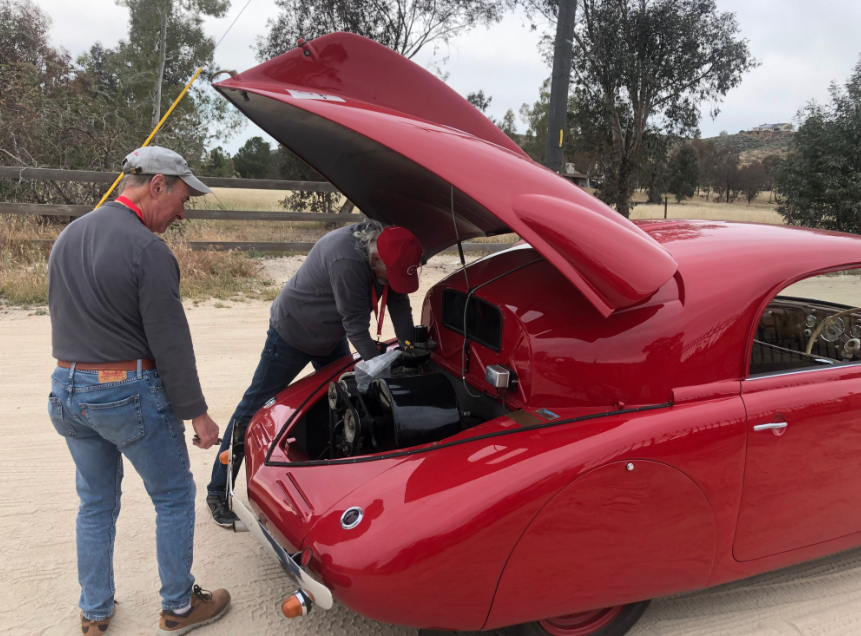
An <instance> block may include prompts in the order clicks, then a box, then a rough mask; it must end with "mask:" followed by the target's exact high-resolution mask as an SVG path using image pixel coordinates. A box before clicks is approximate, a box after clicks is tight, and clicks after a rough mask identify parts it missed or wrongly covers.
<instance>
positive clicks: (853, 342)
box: [805, 307, 861, 362]
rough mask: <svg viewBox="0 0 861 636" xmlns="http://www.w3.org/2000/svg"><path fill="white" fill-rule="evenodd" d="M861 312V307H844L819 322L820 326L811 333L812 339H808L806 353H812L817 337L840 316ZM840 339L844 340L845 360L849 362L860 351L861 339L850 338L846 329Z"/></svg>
mask: <svg viewBox="0 0 861 636" xmlns="http://www.w3.org/2000/svg"><path fill="white" fill-rule="evenodd" d="M858 312H861V307H853V308H852V309H844V310H843V311H840V312H837V313H836V314H834V315H833V316H829V317H828V318H826V319H825V320H823V321H822V322H820V323H819V326H817V327H816V329H814V330H813V333H812V334H810V339H809V340H808V341H807V349H806V350H805V351H806V353H808V354H809V353H810V351H811V350H812V349H813V343H814V342H816V339H817V338H818V337H819V336H820V334H821V333H822V331H823V330H824V329H825V328H826V327H829V326H831V325H832V324H834V321H835V320H837V319H838V318H842V317H843V316H848V315H849V314H854V313H858ZM840 340H842V341H843V361H844V362H848V361H849V360H850V359H851V358H852V356H853V355H855V354H857V353H858V350H859V349H861V339H858V338H850V337H849V336H847V335H846V332H845V331H844V332H843V333H842V334H840Z"/></svg>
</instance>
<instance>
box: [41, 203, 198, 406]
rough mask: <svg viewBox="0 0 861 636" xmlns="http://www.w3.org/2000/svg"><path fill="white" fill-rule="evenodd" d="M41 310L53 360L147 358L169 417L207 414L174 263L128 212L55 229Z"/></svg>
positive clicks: (112, 210) (108, 210)
mask: <svg viewBox="0 0 861 636" xmlns="http://www.w3.org/2000/svg"><path fill="white" fill-rule="evenodd" d="M48 305H49V308H50V312H51V337H52V341H53V347H54V357H55V358H57V359H58V360H66V361H68V362H121V361H126V360H137V359H138V358H149V359H153V360H155V363H156V368H157V369H158V374H159V377H160V378H161V379H162V382H164V386H165V388H166V389H167V396H168V399H169V400H170V403H171V406H172V408H173V412H174V414H175V415H176V417H178V418H180V419H184V420H190V419H193V418H195V417H197V416H198V415H203V414H204V413H205V412H206V411H207V407H206V401H205V400H204V399H203V392H202V391H201V389H200V380H198V377H197V367H196V364H195V359H194V348H193V347H192V344H191V333H190V332H189V329H188V321H187V320H186V318H185V311H184V310H183V307H182V302H180V298H179V265H178V264H177V262H176V258H175V257H174V255H173V253H172V252H171V251H170V248H169V247H168V246H167V245H166V244H165V242H164V241H162V240H161V239H160V238H158V237H157V236H156V235H155V234H153V233H152V232H150V230H148V229H147V227H146V226H145V225H144V224H143V223H141V221H140V219H139V218H138V217H137V215H136V214H135V213H134V212H132V211H131V210H129V209H128V208H127V207H125V206H124V205H122V204H120V203H116V202H111V203H106V204H105V205H103V206H102V207H101V208H99V209H98V210H95V211H94V212H90V213H89V214H86V215H85V216H82V217H81V218H79V219H77V220H75V221H73V222H72V223H71V224H70V225H69V226H68V227H67V228H66V229H65V230H63V231H62V233H61V234H60V236H59V238H57V241H56V242H55V243H54V248H53V249H52V250H51V257H50V259H49V261H48Z"/></svg>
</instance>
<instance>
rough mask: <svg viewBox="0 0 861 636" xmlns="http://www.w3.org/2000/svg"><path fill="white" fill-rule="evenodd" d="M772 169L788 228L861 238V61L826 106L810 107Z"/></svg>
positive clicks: (835, 90) (835, 85) (803, 113)
mask: <svg viewBox="0 0 861 636" xmlns="http://www.w3.org/2000/svg"><path fill="white" fill-rule="evenodd" d="M799 118H800V119H801V120H802V123H801V125H800V126H799V128H798V132H797V133H795V135H794V136H793V138H792V144H791V146H790V152H789V154H788V155H787V157H786V158H785V159H784V160H783V162H782V163H781V165H780V166H779V167H778V169H777V184H776V185H777V191H778V194H779V199H778V201H779V205H778V208H777V211H778V212H780V214H782V215H783V216H784V217H785V218H786V220H787V222H788V223H790V224H792V225H806V226H809V227H818V228H824V229H826V230H838V231H840V232H855V233H856V234H861V62H859V63H858V65H857V66H856V67H855V69H854V71H853V73H852V75H851V77H850V78H849V81H847V82H846V85H845V86H843V87H840V86H838V85H837V84H832V85H831V100H830V103H827V104H816V103H811V104H809V105H808V106H807V107H806V108H804V109H803V110H802V111H801V113H799Z"/></svg>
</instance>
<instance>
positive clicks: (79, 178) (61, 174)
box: [0, 166, 512, 252]
mask: <svg viewBox="0 0 861 636" xmlns="http://www.w3.org/2000/svg"><path fill="white" fill-rule="evenodd" d="M118 176H119V173H116V172H93V171H83V170H53V169H49V168H16V167H8V166H0V179H7V180H14V181H18V180H33V181H64V182H78V183H104V184H110V183H113V182H114V180H115V179H116V178H117V177H118ZM200 180H201V181H203V182H204V183H205V184H206V185H208V186H210V187H212V188H247V189H250V190H293V191H300V192H337V191H338V190H337V189H336V188H335V186H333V185H332V184H331V183H328V182H325V181H282V180H280V179H224V178H221V177H200ZM92 209H93V206H90V205H57V204H50V205H49V204H41V203H0V214H20V215H32V216H65V217H79V216H83V215H84V214H86V213H87V212H90V211H92ZM185 216H186V218H189V219H210V220H214V221H292V222H303V223H331V224H337V225H343V224H347V223H357V222H360V221H363V220H365V217H364V215H361V214H322V213H319V214H318V213H314V212H274V211H260V210H195V209H188V210H186V213H185ZM31 242H32V243H38V244H41V243H52V241H49V240H45V239H41V240H35V241H31ZM188 245H189V247H191V249H193V250H209V249H220V250H240V251H244V252H307V251H309V250H310V249H311V248H312V247H313V246H314V243H283V242H270V241H190V242H189V243H188ZM511 245H512V244H511V243H464V244H463V249H464V251H466V252H498V251H500V250H504V249H507V248H509V247H511ZM454 249H455V248H448V249H447V250H444V251H446V252H450V251H452V250H454Z"/></svg>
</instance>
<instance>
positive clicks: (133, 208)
mask: <svg viewBox="0 0 861 636" xmlns="http://www.w3.org/2000/svg"><path fill="white" fill-rule="evenodd" d="M116 201H117V203H122V204H123V205H124V206H126V207H127V208H128V209H129V210H131V211H132V212H134V213H135V214H137V215H138V218H139V219H140V220H141V223H143V222H144V220H143V215H142V214H141V210H140V208H139V207H138V206H136V205H135V204H134V203H132V202H131V200H130V199H129V198H127V197H124V196H122V195H120V196H118V197H117V198H116ZM144 225H146V224H144Z"/></svg>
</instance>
